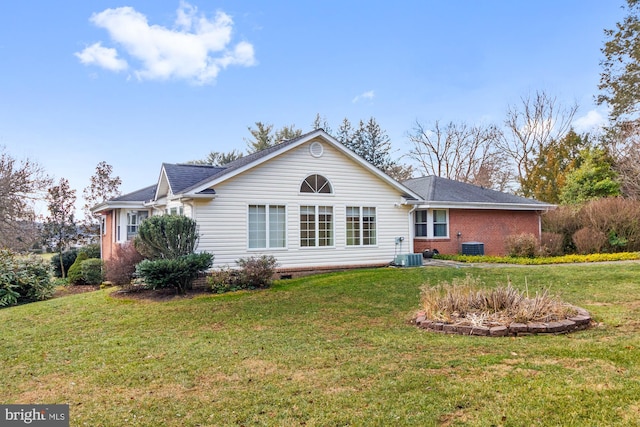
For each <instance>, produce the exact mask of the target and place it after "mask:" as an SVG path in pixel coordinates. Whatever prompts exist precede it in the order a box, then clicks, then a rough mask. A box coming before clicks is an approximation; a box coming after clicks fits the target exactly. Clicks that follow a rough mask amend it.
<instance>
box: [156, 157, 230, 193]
mask: <svg viewBox="0 0 640 427" xmlns="http://www.w3.org/2000/svg"><path fill="white" fill-rule="evenodd" d="M162 167H163V168H164V171H165V173H166V174H167V179H168V180H169V185H170V186H171V191H172V192H173V194H180V193H182V192H183V191H184V190H185V189H186V188H189V187H192V186H193V185H194V184H197V183H199V182H201V181H204V180H207V179H209V178H211V177H212V176H214V175H216V174H218V173H219V172H221V171H223V170H224V168H222V167H217V166H209V165H193V164H172V163H163V164H162Z"/></svg>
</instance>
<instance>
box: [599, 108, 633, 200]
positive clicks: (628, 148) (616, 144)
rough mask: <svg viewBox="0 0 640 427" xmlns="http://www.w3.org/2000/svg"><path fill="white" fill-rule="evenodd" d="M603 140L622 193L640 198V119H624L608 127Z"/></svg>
mask: <svg viewBox="0 0 640 427" xmlns="http://www.w3.org/2000/svg"><path fill="white" fill-rule="evenodd" d="M604 141H605V144H606V145H605V147H606V149H607V151H608V152H609V154H610V156H611V157H612V158H613V161H614V164H613V168H614V170H615V171H616V173H617V174H618V181H619V182H620V188H621V191H622V194H623V195H624V196H625V197H629V198H632V199H636V200H640V121H637V120H634V121H626V122H624V123H619V125H618V126H615V127H612V128H610V129H608V134H607V135H606V137H605V140H604Z"/></svg>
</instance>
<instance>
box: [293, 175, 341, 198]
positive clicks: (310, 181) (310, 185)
mask: <svg viewBox="0 0 640 427" xmlns="http://www.w3.org/2000/svg"><path fill="white" fill-rule="evenodd" d="M300 192H301V193H321V194H331V193H333V189H332V188H331V184H330V183H329V180H328V179H327V178H325V177H324V176H322V175H318V174H313V175H309V176H308V177H306V178H305V180H304V181H303V182H302V185H301V186H300Z"/></svg>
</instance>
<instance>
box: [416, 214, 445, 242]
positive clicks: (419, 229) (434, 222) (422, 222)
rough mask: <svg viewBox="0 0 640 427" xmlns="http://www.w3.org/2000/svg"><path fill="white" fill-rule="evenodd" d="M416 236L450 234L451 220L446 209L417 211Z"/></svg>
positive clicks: (428, 236) (429, 236)
mask: <svg viewBox="0 0 640 427" xmlns="http://www.w3.org/2000/svg"><path fill="white" fill-rule="evenodd" d="M415 235H416V237H427V238H430V239H432V238H438V237H448V236H449V220H448V214H447V210H446V209H429V210H420V211H416V212H415Z"/></svg>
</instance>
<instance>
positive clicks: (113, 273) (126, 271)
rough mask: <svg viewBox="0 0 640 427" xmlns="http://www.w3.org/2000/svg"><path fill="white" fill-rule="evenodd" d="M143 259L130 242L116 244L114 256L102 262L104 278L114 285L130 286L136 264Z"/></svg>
mask: <svg viewBox="0 0 640 427" xmlns="http://www.w3.org/2000/svg"><path fill="white" fill-rule="evenodd" d="M143 259H144V258H143V256H142V255H140V253H139V252H138V251H137V250H136V248H135V246H134V245H133V243H131V242H127V243H125V244H123V245H118V246H116V249H115V252H114V256H113V257H112V258H111V259H109V260H108V261H106V262H105V263H104V275H105V279H106V280H107V281H109V282H111V283H113V284H114V285H119V286H125V287H127V286H130V285H131V281H132V280H133V278H134V274H135V272H136V264H138V263H139V262H141V261H142V260H143Z"/></svg>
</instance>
